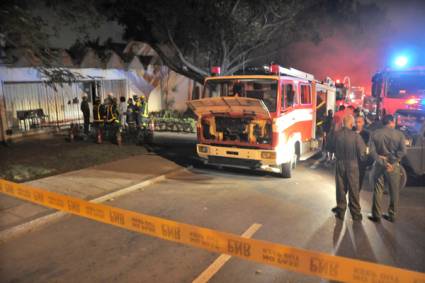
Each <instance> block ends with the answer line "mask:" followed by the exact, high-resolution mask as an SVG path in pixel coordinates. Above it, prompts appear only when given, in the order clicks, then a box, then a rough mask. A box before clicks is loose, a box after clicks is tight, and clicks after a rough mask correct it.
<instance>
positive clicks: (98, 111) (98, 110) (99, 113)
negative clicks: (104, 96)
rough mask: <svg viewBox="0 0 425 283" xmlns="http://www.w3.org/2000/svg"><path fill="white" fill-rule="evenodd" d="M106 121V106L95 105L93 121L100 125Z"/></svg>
mask: <svg viewBox="0 0 425 283" xmlns="http://www.w3.org/2000/svg"><path fill="white" fill-rule="evenodd" d="M104 119H105V106H104V105H103V104H95V105H93V121H94V122H97V123H100V122H103V120H104Z"/></svg>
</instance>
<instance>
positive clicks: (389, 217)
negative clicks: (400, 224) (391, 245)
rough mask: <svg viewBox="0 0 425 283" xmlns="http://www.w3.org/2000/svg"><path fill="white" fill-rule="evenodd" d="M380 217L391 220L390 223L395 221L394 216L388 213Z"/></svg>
mask: <svg viewBox="0 0 425 283" xmlns="http://www.w3.org/2000/svg"><path fill="white" fill-rule="evenodd" d="M382 217H383V218H384V219H385V220H387V221H389V222H392V223H394V222H395V218H394V216H392V215H390V214H387V213H384V214H382Z"/></svg>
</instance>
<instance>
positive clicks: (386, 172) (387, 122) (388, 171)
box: [368, 115, 406, 222]
mask: <svg viewBox="0 0 425 283" xmlns="http://www.w3.org/2000/svg"><path fill="white" fill-rule="evenodd" d="M382 124H383V127H382V128H380V129H378V130H376V131H375V132H374V133H373V134H372V137H371V142H370V150H371V154H372V157H373V159H374V161H375V162H374V165H373V170H372V174H373V175H372V176H373V184H374V188H373V203H372V213H371V214H370V215H368V218H369V219H370V220H372V221H374V222H380V221H381V214H382V209H381V205H382V195H383V193H384V185H385V182H388V190H389V195H390V204H389V207H388V214H383V215H382V216H383V217H384V218H385V219H386V220H388V221H390V222H394V221H395V219H396V215H397V210H398V198H399V191H400V161H401V159H402V158H403V156H404V155H405V154H406V145H405V138H404V135H403V133H402V132H400V131H398V130H396V129H395V122H394V117H393V116H392V115H386V116H384V118H383V119H382Z"/></svg>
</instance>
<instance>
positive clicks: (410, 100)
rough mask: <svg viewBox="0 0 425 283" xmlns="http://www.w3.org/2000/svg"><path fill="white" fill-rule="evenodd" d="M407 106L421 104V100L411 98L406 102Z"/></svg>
mask: <svg viewBox="0 0 425 283" xmlns="http://www.w3.org/2000/svg"><path fill="white" fill-rule="evenodd" d="M405 103H406V104H407V105H414V104H418V103H419V99H417V98H409V99H408V100H406V102H405Z"/></svg>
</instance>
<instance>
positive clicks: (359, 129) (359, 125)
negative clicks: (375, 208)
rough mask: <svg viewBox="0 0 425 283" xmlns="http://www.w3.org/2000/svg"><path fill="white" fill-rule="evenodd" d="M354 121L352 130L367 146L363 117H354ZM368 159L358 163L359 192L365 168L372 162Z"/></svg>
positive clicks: (367, 140) (367, 134)
mask: <svg viewBox="0 0 425 283" xmlns="http://www.w3.org/2000/svg"><path fill="white" fill-rule="evenodd" d="M355 120H356V126H355V128H354V130H355V131H356V133H358V134H359V135H360V136H361V137H362V139H363V142H364V143H365V144H369V139H370V132H369V131H368V130H366V129H365V128H364V126H365V119H364V117H363V116H361V115H359V116H356V118H355ZM370 159H371V157H370V156H368V157H367V158H366V159H365V160H361V161H359V190H360V191H361V190H362V186H363V180H364V176H365V175H366V168H367V166H369V165H371V164H372V162H370Z"/></svg>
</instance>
